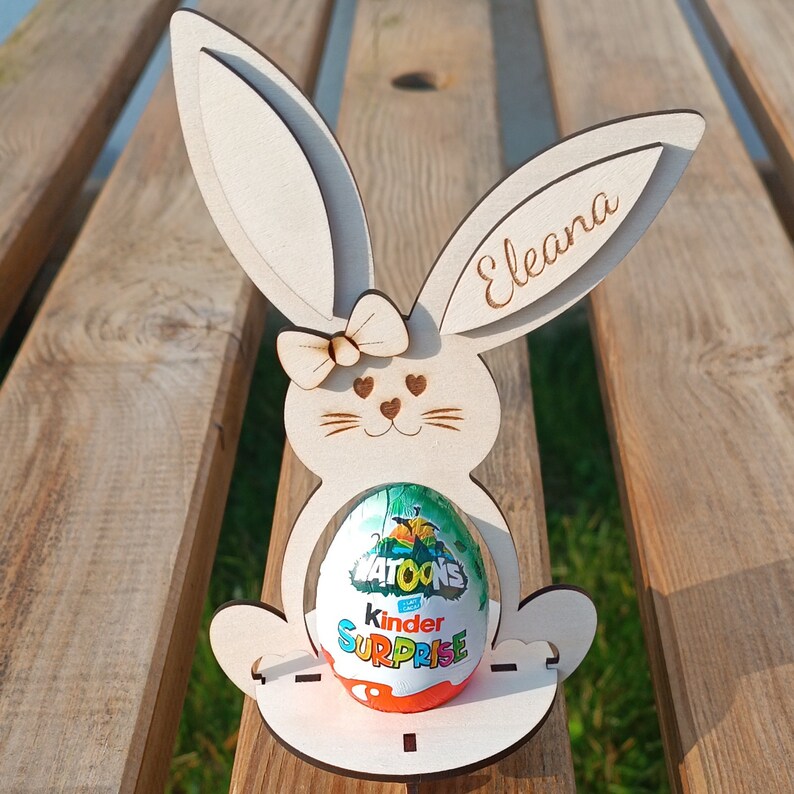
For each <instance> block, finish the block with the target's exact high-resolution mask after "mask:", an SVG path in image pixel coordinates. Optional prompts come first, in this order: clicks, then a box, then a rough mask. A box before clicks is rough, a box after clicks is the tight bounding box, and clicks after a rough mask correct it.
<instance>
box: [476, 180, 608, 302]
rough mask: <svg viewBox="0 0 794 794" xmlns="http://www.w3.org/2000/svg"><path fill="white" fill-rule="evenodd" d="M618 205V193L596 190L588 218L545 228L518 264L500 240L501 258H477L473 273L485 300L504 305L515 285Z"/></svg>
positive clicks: (537, 271)
mask: <svg viewBox="0 0 794 794" xmlns="http://www.w3.org/2000/svg"><path fill="white" fill-rule="evenodd" d="M619 206H620V199H619V197H618V196H615V197H614V198H608V197H607V194H606V193H603V192H602V193H596V195H595V197H594V198H593V202H592V204H591V205H590V213H589V216H588V218H585V217H584V216H583V215H577V216H576V217H575V218H573V220H572V221H571V222H570V223H569V224H568V225H567V226H566V227H565V228H564V229H563V230H562V231H561V232H559V233H558V232H549V234H547V235H546V236H545V237H544V238H543V242H542V243H541V245H540V246H539V248H527V250H526V252H525V253H524V256H523V259H522V261H521V263H520V264H519V260H518V256H517V255H516V249H515V246H514V245H513V241H512V240H511V239H510V238H508V237H506V238H505V241H504V260H500V261H497V260H496V258H495V257H493V256H491V255H490V254H485V256H481V257H480V259H479V260H478V261H477V274H478V275H479V277H480V278H481V279H482V280H483V281H485V282H486V287H485V300H486V301H487V302H488V305H489V306H490V307H491V308H493V309H501V308H503V307H505V306H507V305H508V304H509V303H510V301H511V300H513V295H514V294H515V290H516V287H524V286H526V285H527V284H528V283H529V280H530V279H532V278H537V277H538V276H539V275H541V274H542V273H543V271H544V270H545V269H546V267H548V266H551V265H553V264H554V263H555V262H556V261H557V260H558V259H559V258H560V257H561V256H562V255H563V254H565V253H566V252H567V251H568V250H570V248H571V247H572V246H573V244H574V243H575V242H576V237H577V234H588V233H590V232H592V231H593V229H595V228H596V227H597V226H601V225H602V224H604V223H606V220H607V218H609V216H610V215H614V214H615V213H616V212H617V211H618V207H619Z"/></svg>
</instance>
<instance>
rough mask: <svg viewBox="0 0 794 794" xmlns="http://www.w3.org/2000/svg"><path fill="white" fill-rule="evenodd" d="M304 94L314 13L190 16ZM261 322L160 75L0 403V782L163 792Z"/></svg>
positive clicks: (259, 8)
mask: <svg viewBox="0 0 794 794" xmlns="http://www.w3.org/2000/svg"><path fill="white" fill-rule="evenodd" d="M206 8H207V11H208V12H210V13H213V14H214V15H215V16H216V17H217V18H218V19H219V20H220V21H222V22H223V23H225V24H228V25H230V26H235V27H237V28H239V29H243V30H249V31H251V35H252V37H253V38H254V40H255V42H256V43H257V44H258V45H260V46H262V47H263V48H266V49H268V50H269V51H270V52H272V53H273V55H274V56H275V57H278V58H279V59H280V60H281V62H283V63H284V64H285V66H286V67H287V68H288V69H289V70H290V71H291V73H292V74H294V75H296V76H298V78H299V79H301V80H303V81H304V82H310V81H311V79H312V76H313V75H314V73H315V70H316V66H317V61H318V56H319V52H320V51H321V45H322V42H323V41H324V37H325V27H326V23H327V11H328V6H327V4H317V3H311V2H302V3H295V2H293V1H292V0H280V1H279V2H273V3H268V4H267V6H263V5H260V4H256V5H254V4H250V3H247V2H242V0H216V2H208V3H207V5H206ZM263 318H264V301H263V300H262V299H261V296H260V295H259V293H258V292H257V291H256V290H254V289H253V287H252V285H251V283H250V282H249V281H248V279H247V278H246V277H245V276H244V274H243V273H242V271H240V269H239V267H238V265H237V263H236V262H235V261H234V259H233V258H232V257H231V255H230V254H229V253H228V251H227V248H226V246H225V245H224V243H223V241H222V240H221V239H220V237H219V236H218V235H217V232H216V231H215V228H214V226H213V224H212V222H211V220H210V218H209V216H208V215H207V213H206V210H205V209H204V207H203V202H202V200H201V197H200V195H199V193H198V190H197V189H196V186H195V180H194V178H193V174H192V173H191V170H190V167H189V165H188V162H187V157H186V156H185V152H184V145H183V143H182V140H181V133H180V131H179V122H178V119H177V113H176V106H175V101H174V95H173V90H172V87H171V78H170V74H169V75H167V76H166V77H165V78H164V80H163V82H162V83H161V85H160V86H159V87H158V89H157V91H156V93H155V96H154V98H153V100H152V102H151V104H150V106H149V107H148V108H147V110H146V112H145V114H144V117H143V119H142V121H141V122H140V124H139V126H138V128H137V129H136V131H135V133H134V135H133V137H132V140H131V141H130V144H129V146H128V147H127V149H126V151H125V153H124V154H123V156H122V158H121V160H120V162H119V164H118V166H117V168H116V169H115V170H114V172H113V174H112V175H111V177H110V179H109V181H108V184H107V186H106V188H105V190H104V191H103V192H102V195H101V197H100V198H99V200H98V202H97V204H96V206H95V208H94V211H93V212H92V214H91V216H90V219H89V221H88V224H87V226H86V227H85V229H84V231H83V234H82V235H81V236H80V238H79V240H78V242H77V243H76V246H75V248H74V249H73V251H72V253H71V255H70V257H69V258H68V260H67V262H66V263H65V265H64V267H63V269H62V271H61V273H60V274H59V276H58V278H57V279H56V281H55V283H54V285H53V287H52V289H51V291H50V293H49V295H48V296H47V299H46V300H45V302H44V305H43V306H42V308H41V310H40V312H39V314H38V316H37V318H36V321H35V323H34V325H33V327H32V329H31V330H30V332H29V334H28V336H27V338H26V340H25V342H24V345H23V347H22V349H21V351H20V352H19V354H18V356H17V359H16V361H15V362H14V365H13V367H12V369H11V371H10V372H9V374H8V376H7V378H6V381H5V382H4V384H3V386H2V390H0V424H2V426H3V428H4V439H5V442H4V444H3V447H2V451H0V472H1V473H2V476H0V511H1V512H0V517H1V519H2V520H1V521H0V625H2V626H3V631H2V632H1V633H0V659H2V697H1V698H0V780H2V788H3V790H4V791H30V790H35V791H41V790H51V789H60V788H62V787H63V786H64V785H67V786H78V787H81V788H82V789H84V790H94V791H118V790H121V791H132V790H137V791H141V792H147V793H148V792H151V791H157V790H158V789H161V788H162V786H163V784H164V780H165V775H166V773H167V770H168V765H169V763H170V759H171V753H172V746H173V737H174V732H175V730H176V726H177V723H178V719H179V714H180V711H181V705H182V700H183V697H184V691H185V686H186V681H187V676H188V671H189V669H190V662H191V658H192V652H193V648H194V643H195V637H196V631H197V627H198V621H199V615H200V612H201V608H202V604H203V599H204V594H205V591H206V584H207V579H208V577H209V571H210V567H211V565H212V559H213V556H214V550H215V540H216V537H217V531H218V527H219V525H220V521H221V516H222V513H223V507H224V503H225V499H226V492H227V486H228V481H229V477H230V474H231V469H232V466H233V462H234V455H235V450H236V445H237V438H238V434H239V428H240V422H241V417H242V412H243V408H244V405H245V400H246V395H247V389H248V384H249V379H250V374H251V369H252V367H253V364H254V361H255V358H256V349H257V345H258V341H259V338H260V335H261V330H262V322H263Z"/></svg>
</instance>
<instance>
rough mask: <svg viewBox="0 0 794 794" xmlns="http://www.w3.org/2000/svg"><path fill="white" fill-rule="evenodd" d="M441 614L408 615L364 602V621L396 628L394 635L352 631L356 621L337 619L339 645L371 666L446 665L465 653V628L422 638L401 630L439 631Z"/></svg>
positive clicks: (466, 652) (441, 619)
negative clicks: (446, 634) (436, 616)
mask: <svg viewBox="0 0 794 794" xmlns="http://www.w3.org/2000/svg"><path fill="white" fill-rule="evenodd" d="M444 620H445V618H443V617H441V618H422V616H421V615H420V613H418V612H417V613H416V614H415V615H412V616H411V617H409V618H399V617H394V616H392V615H389V614H388V613H387V612H386V611H385V610H382V609H374V608H373V606H372V604H370V603H368V604H367V608H366V614H365V616H364V623H365V624H366V625H368V626H371V627H373V628H377V629H383V630H385V631H395V632H400V634H398V635H397V636H396V637H393V638H392V637H388V636H386V635H385V634H380V633H377V632H372V633H371V634H370V635H369V636H365V635H363V634H356V633H355V631H356V624H355V623H354V622H353V621H352V620H348V619H346V618H345V619H343V620H340V621H339V627H338V630H339V647H340V648H341V649H342V650H343V651H344V652H345V653H354V654H355V655H356V656H357V657H358V658H359V659H361V660H362V661H364V662H370V663H371V664H372V666H373V667H391V668H395V669H396V668H399V667H401V666H402V665H403V664H409V663H410V664H411V666H413V667H414V668H417V669H418V668H420V667H429V668H431V669H433V668H436V667H449V666H450V665H452V664H456V663H457V662H460V661H462V660H463V659H465V658H466V657H467V656H468V651H467V650H466V629H463V630H462V631H459V632H457V633H456V634H453V635H452V637H450V638H449V639H448V640H444V639H441V638H437V639H433V640H430V641H428V642H424V641H422V640H420V639H419V638H413V637H406V636H403V635H404V634H430V633H439V632H441V630H442V624H443V622H444Z"/></svg>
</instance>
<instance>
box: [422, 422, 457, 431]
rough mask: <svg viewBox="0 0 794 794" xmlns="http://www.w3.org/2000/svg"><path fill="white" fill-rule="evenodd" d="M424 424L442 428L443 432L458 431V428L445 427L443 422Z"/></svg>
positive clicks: (452, 426)
mask: <svg viewBox="0 0 794 794" xmlns="http://www.w3.org/2000/svg"><path fill="white" fill-rule="evenodd" d="M425 424H428V425H432V426H433V427H443V428H444V429H445V430H458V431H460V428H459V427H455V426H454V425H445V424H444V423H443V422H425Z"/></svg>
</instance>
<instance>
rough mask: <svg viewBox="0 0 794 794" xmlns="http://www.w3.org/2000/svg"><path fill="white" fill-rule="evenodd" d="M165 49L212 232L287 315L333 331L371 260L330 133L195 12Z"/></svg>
mask: <svg viewBox="0 0 794 794" xmlns="http://www.w3.org/2000/svg"><path fill="white" fill-rule="evenodd" d="M171 50H172V60H173V68H174V84H175V88H176V97H177V105H178V108H179V118H180V120H181V123H182V131H183V133H184V136H185V144H186V146H187V151H188V155H189V157H190V163H191V165H192V167H193V172H194V173H195V175H196V180H197V182H198V185H199V188H200V190H201V193H202V196H203V197H204V201H205V203H206V205H207V208H208V209H209V211H210V214H211V215H212V218H213V220H214V221H215V224H216V226H217V227H218V230H219V231H220V233H221V235H222V236H223V238H224V240H225V241H226V243H227V245H228V246H229V248H230V249H231V251H232V253H233V254H234V256H235V257H236V258H237V261H238V262H239V263H240V265H241V266H242V267H243V269H244V270H245V272H246V273H247V274H248V275H249V276H250V278H251V280H252V281H253V282H254V284H256V286H257V287H258V288H259V289H260V290H261V291H262V292H264V293H265V295H266V296H267V297H268V299H269V300H270V301H271V302H272V303H274V304H275V305H276V306H277V307H278V309H280V310H281V311H282V312H283V313H284V314H285V315H286V316H287V317H288V318H289V319H290V320H291V321H292V322H293V323H295V324H296V325H300V326H305V327H308V328H312V329H316V330H319V331H325V332H329V333H332V332H334V331H336V330H339V329H340V326H341V325H342V320H343V319H346V318H347V317H348V316H349V314H350V312H351V310H352V309H353V305H354V303H355V300H356V298H357V297H358V296H359V295H360V294H361V293H362V292H364V291H365V290H367V289H370V288H371V287H372V284H373V268H372V251H371V246H370V238H369V231H368V228H367V221H366V217H365V215H364V208H363V206H362V203H361V197H360V195H359V192H358V188H357V187H356V183H355V181H354V179H353V175H352V174H351V172H350V168H349V167H348V165H347V161H346V160H345V158H344V155H343V154H342V151H341V149H340V148H339V145H338V144H337V142H336V140H335V139H334V136H333V134H332V133H331V131H330V130H329V129H328V127H327V125H326V124H325V122H324V121H323V120H322V118H321V117H320V115H319V114H318V113H317V111H316V110H315V109H314V107H313V106H312V104H311V102H310V101H309V100H308V99H307V98H306V97H305V96H304V95H303V94H302V93H301V91H300V89H299V88H298V87H297V86H296V85H295V84H294V83H293V82H292V81H291V80H290V79H289V78H288V77H287V76H286V75H285V74H284V73H283V72H282V71H281V70H280V69H278V68H277V67H276V66H275V64H273V63H272V62H271V61H269V60H268V59H267V58H266V57H265V56H264V55H262V54H261V53H259V52H258V51H257V50H255V49H254V48H253V47H251V46H250V45H249V44H247V43H246V42H244V41H242V40H241V39H239V38H238V37H237V36H235V35H234V34H233V33H231V32H230V31H228V30H226V29H225V28H223V27H221V26H219V25H217V24H216V23H214V22H213V21H211V20H209V19H207V18H206V17H204V16H202V15H201V14H198V13H196V12H194V11H188V10H184V9H183V10H180V11H177V12H176V13H175V14H174V15H173V17H172V18H171ZM335 262H336V269H335V268H334V263H335Z"/></svg>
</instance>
